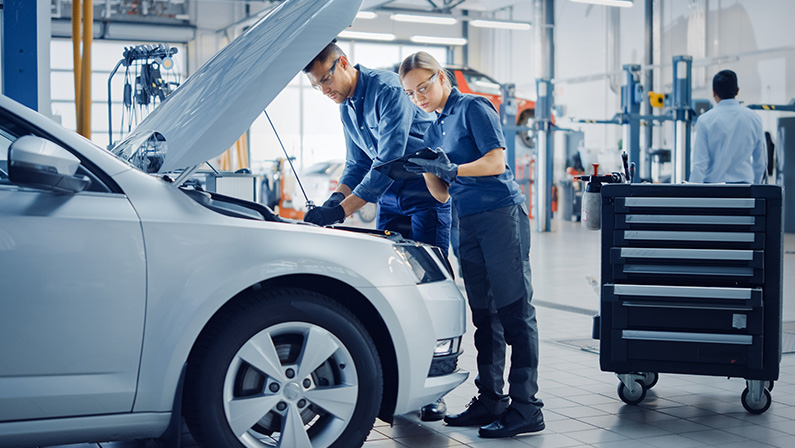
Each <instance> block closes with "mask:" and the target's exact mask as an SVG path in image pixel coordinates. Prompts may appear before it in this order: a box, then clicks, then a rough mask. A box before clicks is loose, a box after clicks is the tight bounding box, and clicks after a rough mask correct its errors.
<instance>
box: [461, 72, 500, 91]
mask: <svg viewBox="0 0 795 448" xmlns="http://www.w3.org/2000/svg"><path fill="white" fill-rule="evenodd" d="M463 73H464V78H465V79H466V80H467V84H468V85H469V88H470V89H472V91H473V92H478V93H488V94H489V95H502V90H500V83H498V82H497V81H495V80H493V79H491V78H489V77H488V76H486V75H484V74H482V73H476V72H466V71H465V72H463Z"/></svg>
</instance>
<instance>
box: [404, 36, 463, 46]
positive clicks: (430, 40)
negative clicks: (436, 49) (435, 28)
mask: <svg viewBox="0 0 795 448" xmlns="http://www.w3.org/2000/svg"><path fill="white" fill-rule="evenodd" d="M411 41H412V42H415V43H418V44H436V45H466V43H467V40H466V39H464V38H463V37H438V36H411Z"/></svg>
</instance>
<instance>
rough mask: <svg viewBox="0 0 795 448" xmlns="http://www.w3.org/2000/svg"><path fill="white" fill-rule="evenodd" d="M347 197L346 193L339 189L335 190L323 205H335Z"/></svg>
mask: <svg viewBox="0 0 795 448" xmlns="http://www.w3.org/2000/svg"><path fill="white" fill-rule="evenodd" d="M343 199H345V195H344V194H342V193H340V192H339V191H335V192H334V193H331V196H329V198H328V199H326V202H324V203H323V207H334V206H335V205H340V202H342V200H343Z"/></svg>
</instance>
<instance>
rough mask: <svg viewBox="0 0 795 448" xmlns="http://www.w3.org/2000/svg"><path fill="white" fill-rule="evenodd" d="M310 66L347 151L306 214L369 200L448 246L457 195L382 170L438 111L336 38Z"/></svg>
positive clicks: (429, 411)
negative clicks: (441, 196)
mask: <svg viewBox="0 0 795 448" xmlns="http://www.w3.org/2000/svg"><path fill="white" fill-rule="evenodd" d="M303 71H304V73H305V74H306V76H307V78H309V82H310V83H311V84H312V87H314V88H315V89H317V90H320V91H321V92H323V94H324V95H326V96H327V97H329V98H330V99H331V100H332V101H334V102H335V103H337V104H339V105H340V118H341V119H342V125H343V128H344V129H345V143H346V146H347V156H346V160H345V169H344V171H343V173H342V177H341V178H340V180H339V183H338V184H337V189H336V191H335V192H334V193H332V194H331V196H330V197H329V198H328V200H326V202H324V203H323V205H322V206H320V207H315V208H313V209H312V210H309V211H308V212H307V213H306V215H305V216H304V221H307V222H311V223H314V224H317V225H321V226H326V225H330V224H336V223H340V222H342V221H344V220H345V217H346V216H350V215H351V214H353V213H354V212H355V211H356V210H358V209H359V208H361V207H362V206H364V205H365V204H366V203H368V202H372V203H377V204H378V221H377V223H376V226H377V228H378V229H381V230H391V231H395V232H399V233H400V234H402V235H403V236H405V237H407V238H410V239H413V240H415V241H421V242H423V243H428V244H432V245H435V246H439V247H440V248H442V250H443V251H444V252H447V247H448V244H449V242H450V201H447V202H445V203H440V202H439V201H437V200H436V199H434V197H433V196H431V194H430V192H429V191H428V188H427V187H426V185H425V180H424V179H423V178H422V176H417V178H416V180H408V181H393V180H392V179H390V178H388V177H387V176H385V175H383V174H381V173H380V172H378V171H377V170H373V169H372V167H373V166H377V165H379V164H382V163H384V162H389V161H391V160H394V159H397V158H399V157H401V156H403V155H405V154H410V153H413V152H415V151H417V150H419V149H421V148H423V147H424V145H423V140H422V139H423V134H424V133H425V130H426V129H427V128H428V126H429V125H430V124H431V122H432V121H433V118H432V117H431V116H430V115H428V114H426V113H424V112H422V111H421V110H420V109H419V108H418V107H415V106H414V104H412V103H411V100H410V99H409V97H408V96H407V95H406V94H405V93H404V92H403V87H402V86H401V84H400V80H399V79H398V75H397V73H394V72H391V71H385V70H371V69H368V68H367V67H364V66H362V65H360V64H357V65H355V66H354V65H351V63H350V61H348V57H347V56H346V55H345V53H344V52H343V51H342V49H340V47H339V46H337V44H336V39H335V40H334V41H332V42H331V43H330V44H328V45H327V46H326V47H325V48H324V49H323V50H322V51H321V52H320V53H319V54H318V55H317V56H315V58H314V59H312V61H311V62H309V64H307V66H306V67H304V70H303ZM446 411H447V406H446V405H445V403H444V401H443V400H442V399H439V400H438V401H437V402H436V403H432V404H429V405H426V406H424V407H423V408H422V410H421V413H420V417H421V419H422V420H426V421H431V420H441V419H442V418H443V417H444V415H445V413H446Z"/></svg>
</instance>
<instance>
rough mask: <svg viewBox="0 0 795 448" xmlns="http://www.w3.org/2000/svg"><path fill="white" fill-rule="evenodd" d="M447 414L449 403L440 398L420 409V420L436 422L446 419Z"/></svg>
mask: <svg viewBox="0 0 795 448" xmlns="http://www.w3.org/2000/svg"><path fill="white" fill-rule="evenodd" d="M446 413H447V403H445V402H444V398H440V399H438V400H436V401H435V402H433V403H431V404H426V405H425V406H423V407H422V408H420V420H422V421H424V422H435V421H439V420H441V419H443V418H444V414H446Z"/></svg>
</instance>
